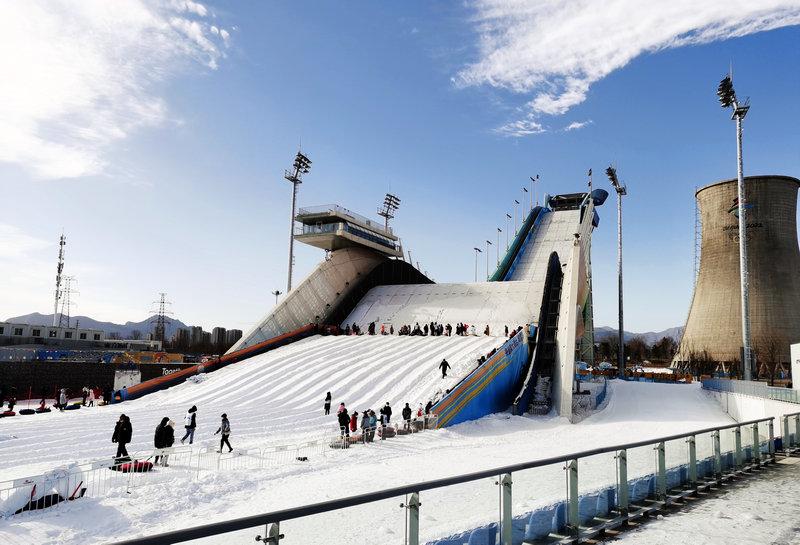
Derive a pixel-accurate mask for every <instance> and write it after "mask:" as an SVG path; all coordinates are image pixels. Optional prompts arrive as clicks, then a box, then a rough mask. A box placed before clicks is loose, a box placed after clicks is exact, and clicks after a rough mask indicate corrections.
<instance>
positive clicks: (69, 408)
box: [64, 403, 81, 411]
mask: <svg viewBox="0 0 800 545" xmlns="http://www.w3.org/2000/svg"><path fill="white" fill-rule="evenodd" d="M80 408H81V404H80V403H73V404H72V405H67V406H66V407H64V410H65V411H74V410H75V409H80Z"/></svg>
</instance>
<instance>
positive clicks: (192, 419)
mask: <svg viewBox="0 0 800 545" xmlns="http://www.w3.org/2000/svg"><path fill="white" fill-rule="evenodd" d="M183 427H184V428H186V435H184V436H183V439H181V445H182V444H183V442H184V441H186V438H187V437H188V438H189V444H190V445H191V444H192V443H194V430H195V429H196V428H197V407H196V406H195V405H192V408H191V409H189V410H188V411H186V416H184V417H183Z"/></svg>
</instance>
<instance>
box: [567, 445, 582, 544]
mask: <svg viewBox="0 0 800 545" xmlns="http://www.w3.org/2000/svg"><path fill="white" fill-rule="evenodd" d="M567 481H568V485H569V486H568V491H569V497H568V498H567V502H568V506H567V524H568V525H569V528H570V530H571V532H572V534H573V535H574V536H575V537H579V536H580V523H581V521H580V516H579V511H578V499H579V498H578V460H577V459H576V460H570V461H569V462H567Z"/></svg>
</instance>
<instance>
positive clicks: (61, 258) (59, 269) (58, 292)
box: [53, 233, 67, 327]
mask: <svg viewBox="0 0 800 545" xmlns="http://www.w3.org/2000/svg"><path fill="white" fill-rule="evenodd" d="M66 243H67V237H65V236H64V233H61V238H60V239H59V240H58V265H57V266H56V301H55V305H54V306H53V327H56V326H57V325H58V323H59V319H58V302H59V301H60V300H61V273H62V272H63V271H64V245H66Z"/></svg>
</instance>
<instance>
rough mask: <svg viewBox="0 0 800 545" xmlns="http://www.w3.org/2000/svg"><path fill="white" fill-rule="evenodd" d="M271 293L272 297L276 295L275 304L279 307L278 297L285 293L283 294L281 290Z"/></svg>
mask: <svg viewBox="0 0 800 545" xmlns="http://www.w3.org/2000/svg"><path fill="white" fill-rule="evenodd" d="M270 293H272V295H274V296H275V304H276V305H277V304H278V296H279V295H280V294H281V293H283V292H282V291H280V290H275V291H273V292H270Z"/></svg>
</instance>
